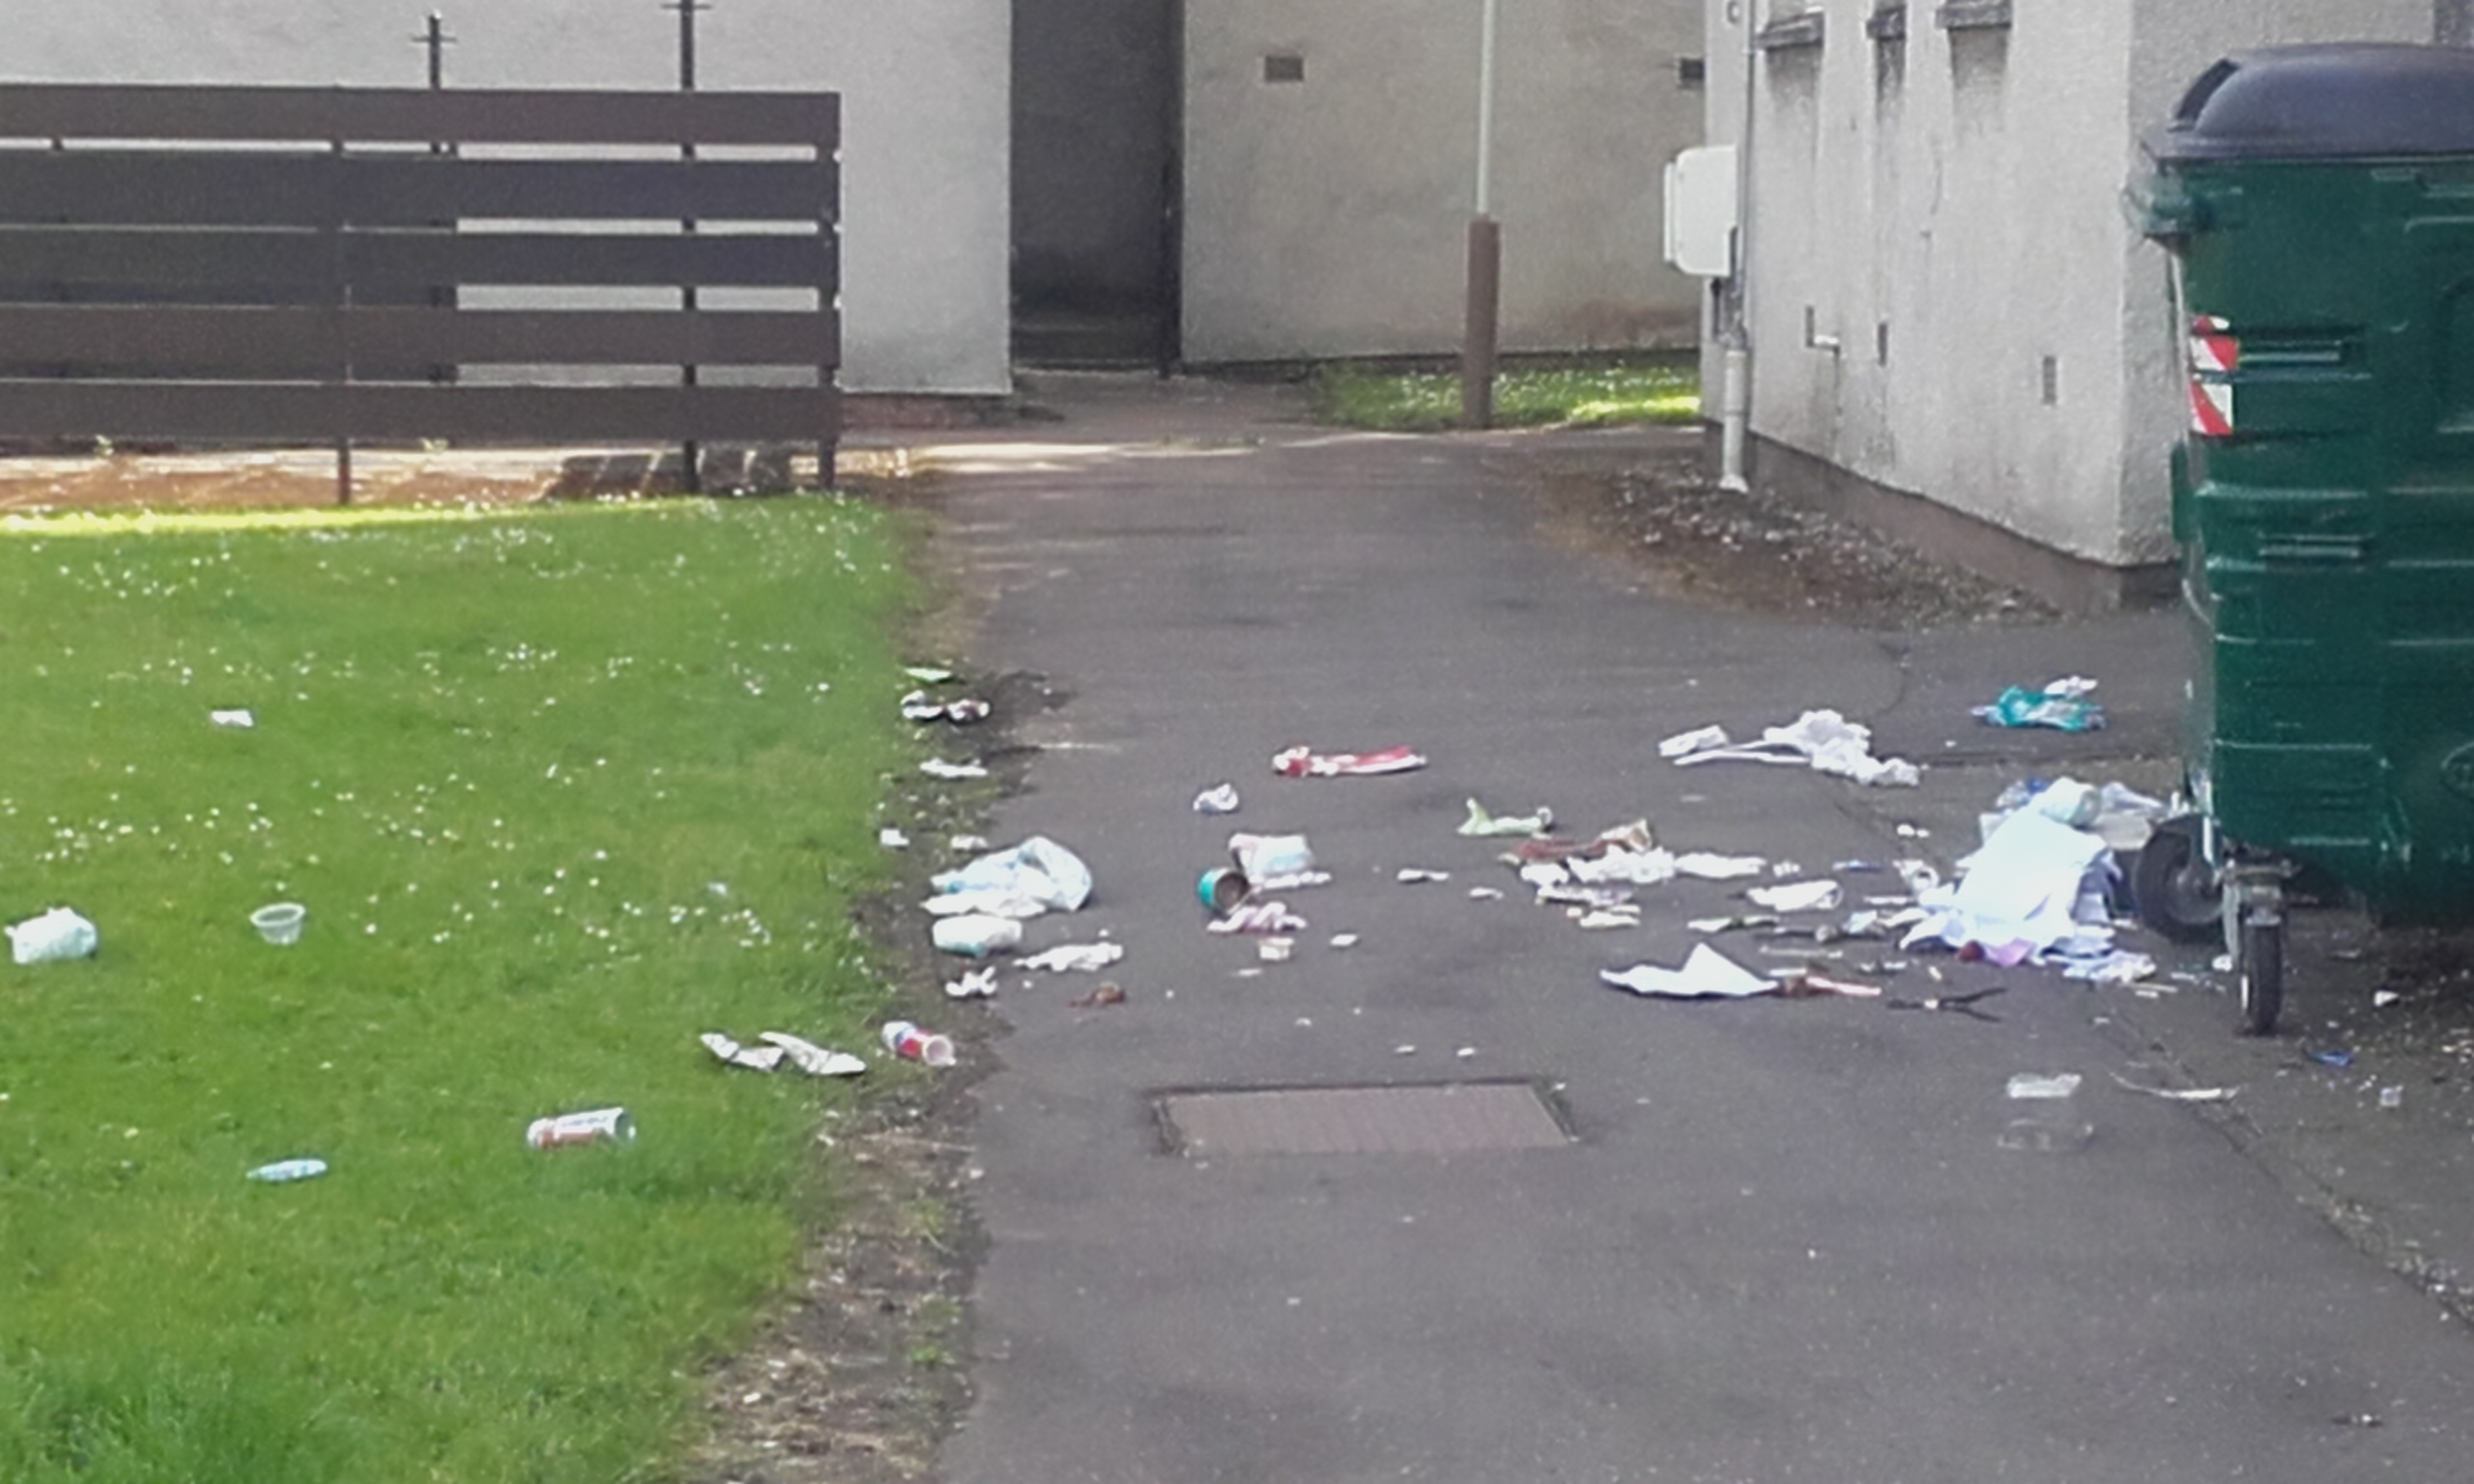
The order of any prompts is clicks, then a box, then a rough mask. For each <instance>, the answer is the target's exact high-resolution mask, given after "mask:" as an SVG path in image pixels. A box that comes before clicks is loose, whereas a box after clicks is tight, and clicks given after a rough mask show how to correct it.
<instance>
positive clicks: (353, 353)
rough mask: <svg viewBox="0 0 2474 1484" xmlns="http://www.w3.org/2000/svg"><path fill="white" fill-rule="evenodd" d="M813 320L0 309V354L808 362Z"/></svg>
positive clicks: (251, 364)
mask: <svg viewBox="0 0 2474 1484" xmlns="http://www.w3.org/2000/svg"><path fill="white" fill-rule="evenodd" d="M834 339H835V337H834V334H833V327H832V326H831V325H830V323H829V322H828V317H826V316H823V315H819V314H815V313H813V312H801V311H787V312H779V313H773V312H764V311H718V312H705V311H700V312H697V313H693V314H690V313H684V312H681V311H679V310H676V309H669V310H664V309H649V310H614V309H602V310H590V309H577V310H515V309H504V310H502V309H492V310H475V309H454V308H417V307H402V308H396V307H388V308H355V309H331V308H256V307H251V308H200V307H195V306H189V305H160V306H156V305H74V306H72V305H43V304H33V305H0V357H4V358H5V359H6V360H9V361H14V362H20V363H23V362H62V363H66V364H70V365H73V366H75V367H76V368H78V369H79V371H80V372H81V373H83V374H87V375H95V374H99V373H107V372H128V371H130V370H134V369H138V368H143V367H148V366H174V367H179V368H181V369H182V371H183V373H184V374H186V375H187V376H190V377H192V378H194V377H199V376H204V375H208V374H219V375H224V376H235V375H267V376H273V377H277V378H284V379H297V378H298V377H300V376H302V375H305V374H307V373H306V371H305V369H304V368H306V367H311V366H328V367H331V371H330V372H329V373H328V374H330V375H336V376H340V375H341V374H342V373H343V370H344V367H345V366H347V365H361V366H375V365H391V366H412V365H437V364H448V365H453V364H475V365H557V366H591V365H603V366H676V365H703V366H822V367H830V366H831V365H833V364H834V359H835V352H836V350H837V347H836V345H835V343H834Z"/></svg>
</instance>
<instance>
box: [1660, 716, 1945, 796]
mask: <svg viewBox="0 0 2474 1484" xmlns="http://www.w3.org/2000/svg"><path fill="white" fill-rule="evenodd" d="M1724 736H1725V733H1724V732H1722V731H1719V730H1718V728H1714V727H1712V728H1702V729H1701V730H1700V731H1697V732H1684V733H1682V734H1680V735H1678V736H1673V737H1669V738H1668V739H1667V740H1666V741H1665V742H1664V743H1661V744H1659V749H1658V751H1659V752H1660V754H1661V755H1662V756H1668V757H1670V758H1671V759H1672V760H1673V761H1674V763H1675V765H1676V766H1677V767H1680V768H1683V767H1691V766H1693V765H1694V764H1697V763H1704V762H1775V763H1788V764H1801V765H1802V766H1804V767H1808V768H1811V769H1812V770H1813V771H1814V772H1817V773H1828V774H1833V775H1835V776H1837V777H1840V778H1848V779H1853V780H1855V781H1856V783H1859V784H1868V785H1874V786H1876V787H1899V788H1913V787H1914V786H1915V785H1917V784H1919V783H1921V782H1922V781H1923V773H1922V770H1920V769H1919V768H1917V767H1916V765H1915V764H1914V763H1912V762H1909V761H1908V760H1907V759H1905V758H1903V757H1876V756H1873V729H1872V728H1869V727H1863V726H1859V725H1857V724H1856V723H1854V722H1851V721H1849V720H1847V718H1845V717H1843V716H1841V715H1839V714H1838V713H1837V712H1835V711H1807V712H1805V713H1804V714H1803V715H1801V716H1799V717H1798V718H1796V719H1795V720H1794V721H1793V722H1790V723H1788V724H1787V725H1786V726H1784V727H1770V728H1765V729H1764V730H1763V731H1762V733H1761V740H1760V741H1758V742H1747V743H1744V744H1742V745H1741V746H1730V745H1728V744H1727V743H1726V742H1725V741H1723V740H1721V739H1723V738H1724ZM1705 739H1706V740H1708V741H1710V742H1711V744H1712V745H1708V746H1690V747H1688V746H1687V744H1689V743H1693V742H1699V741H1703V740H1705ZM1670 746H1672V747H1675V748H1676V749H1677V750H1676V751H1675V752H1672V753H1669V752H1668V751H1667V749H1668V748H1669V747H1670Z"/></svg>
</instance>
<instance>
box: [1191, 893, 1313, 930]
mask: <svg viewBox="0 0 2474 1484" xmlns="http://www.w3.org/2000/svg"><path fill="white" fill-rule="evenodd" d="M1204 927H1205V928H1206V929H1207V930H1209V931H1212V932H1257V933H1259V932H1302V931H1304V930H1305V928H1306V919H1304V918H1302V917H1300V916H1298V915H1297V914H1296V913H1294V912H1291V911H1290V910H1288V905H1287V903H1285V902H1278V901H1248V902H1242V903H1240V904H1239V905H1238V906H1237V907H1236V908H1235V909H1234V910H1233V911H1231V912H1230V913H1229V914H1228V915H1227V916H1226V917H1223V918H1218V919H1215V920H1214V921H1212V922H1210V923H1206V924H1205V925H1204Z"/></svg>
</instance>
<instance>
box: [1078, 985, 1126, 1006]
mask: <svg viewBox="0 0 2474 1484" xmlns="http://www.w3.org/2000/svg"><path fill="white" fill-rule="evenodd" d="M1065 1003H1066V1004H1067V1005H1068V1006H1070V1007H1071V1008H1073V1009H1075V1010H1096V1009H1098V1008H1099V1007H1101V1006H1103V1005H1122V1004H1124V1003H1125V991H1124V990H1123V989H1121V988H1119V987H1117V985H1115V984H1114V983H1112V982H1108V981H1103V982H1102V983H1101V984H1100V985H1099V986H1098V987H1097V988H1095V989H1093V990H1091V991H1090V992H1089V993H1087V994H1078V995H1076V996H1075V997H1074V998H1072V999H1070V1000H1068V1001H1066V1002H1065Z"/></svg>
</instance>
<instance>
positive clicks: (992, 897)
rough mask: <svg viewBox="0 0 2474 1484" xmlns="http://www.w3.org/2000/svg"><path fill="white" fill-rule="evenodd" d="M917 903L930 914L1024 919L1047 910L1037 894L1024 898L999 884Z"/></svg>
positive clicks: (951, 893)
mask: <svg viewBox="0 0 2474 1484" xmlns="http://www.w3.org/2000/svg"><path fill="white" fill-rule="evenodd" d="M920 905H921V906H922V907H924V908H926V909H927V912H928V915H929V916H930V917H966V916H968V915H970V914H972V913H978V914H980V915H981V916H984V917H1010V918H1013V919H1015V920H1016V921H1018V922H1019V921H1027V920H1028V919H1030V918H1034V917H1037V916H1039V915H1040V914H1041V913H1043V912H1046V911H1047V910H1048V903H1047V902H1046V901H1043V900H1041V899H1039V898H1037V897H1025V896H1023V895H1021V893H1019V892H1013V891H1008V890H1007V889H1005V888H1004V887H1001V886H991V887H983V888H981V889H979V890H976V891H968V892H947V893H943V894H941V895H939V896H935V897H931V898H929V899H927V900H926V901H924V902H921V903H920Z"/></svg>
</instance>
